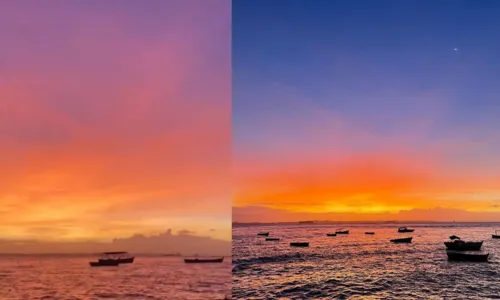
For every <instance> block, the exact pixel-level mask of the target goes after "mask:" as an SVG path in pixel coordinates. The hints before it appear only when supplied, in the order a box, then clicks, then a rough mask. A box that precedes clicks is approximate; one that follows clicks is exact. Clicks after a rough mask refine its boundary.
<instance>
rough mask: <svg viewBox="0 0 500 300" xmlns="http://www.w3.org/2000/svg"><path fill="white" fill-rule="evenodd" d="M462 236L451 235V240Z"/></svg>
mask: <svg viewBox="0 0 500 300" xmlns="http://www.w3.org/2000/svg"><path fill="white" fill-rule="evenodd" d="M459 239H460V237H458V236H456V235H451V236H450V240H459Z"/></svg>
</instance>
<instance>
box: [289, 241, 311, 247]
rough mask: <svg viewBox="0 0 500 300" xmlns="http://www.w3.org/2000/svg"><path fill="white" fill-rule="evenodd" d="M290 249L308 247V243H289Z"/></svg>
mask: <svg viewBox="0 0 500 300" xmlns="http://www.w3.org/2000/svg"><path fill="white" fill-rule="evenodd" d="M290 246H291V247H309V243H302V242H296V243H290Z"/></svg>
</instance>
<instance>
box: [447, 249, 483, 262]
mask: <svg viewBox="0 0 500 300" xmlns="http://www.w3.org/2000/svg"><path fill="white" fill-rule="evenodd" d="M446 255H448V260H451V261H470V262H487V261H488V256H489V255H490V254H489V253H487V254H466V253H461V252H454V251H446Z"/></svg>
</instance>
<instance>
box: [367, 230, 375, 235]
mask: <svg viewBox="0 0 500 300" xmlns="http://www.w3.org/2000/svg"><path fill="white" fill-rule="evenodd" d="M365 234H375V232H373V231H367V232H365Z"/></svg>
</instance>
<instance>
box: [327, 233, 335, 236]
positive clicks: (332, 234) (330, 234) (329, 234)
mask: <svg viewBox="0 0 500 300" xmlns="http://www.w3.org/2000/svg"><path fill="white" fill-rule="evenodd" d="M326 236H337V233H327V234H326Z"/></svg>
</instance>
